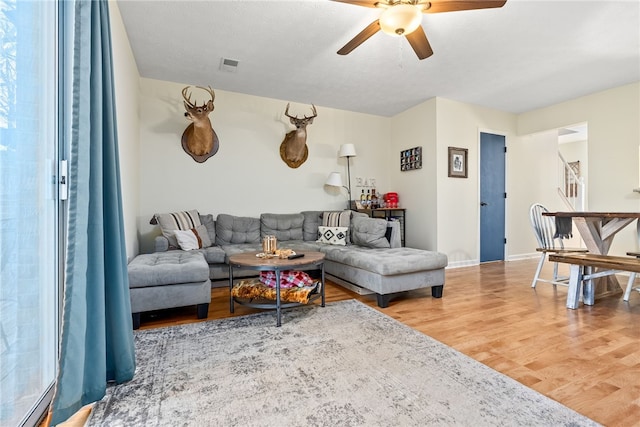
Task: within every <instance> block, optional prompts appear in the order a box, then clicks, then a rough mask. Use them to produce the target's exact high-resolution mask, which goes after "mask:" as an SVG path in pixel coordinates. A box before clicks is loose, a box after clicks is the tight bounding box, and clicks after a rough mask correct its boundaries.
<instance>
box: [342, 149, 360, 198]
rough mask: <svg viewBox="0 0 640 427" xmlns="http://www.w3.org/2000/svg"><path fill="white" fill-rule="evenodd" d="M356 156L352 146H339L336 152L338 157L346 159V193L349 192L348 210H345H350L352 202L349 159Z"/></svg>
mask: <svg viewBox="0 0 640 427" xmlns="http://www.w3.org/2000/svg"><path fill="white" fill-rule="evenodd" d="M355 156H356V147H355V146H354V145H353V144H342V145H341V146H340V151H339V152H338V157H346V158H347V185H348V186H349V187H348V188H347V191H348V192H349V202H348V208H347V209H351V201H352V200H353V199H352V198H351V165H350V162H351V160H350V159H351V157H355Z"/></svg>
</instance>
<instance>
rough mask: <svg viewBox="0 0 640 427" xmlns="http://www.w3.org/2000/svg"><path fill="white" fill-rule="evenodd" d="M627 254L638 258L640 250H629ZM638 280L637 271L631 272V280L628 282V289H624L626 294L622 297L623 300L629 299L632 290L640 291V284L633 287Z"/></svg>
mask: <svg viewBox="0 0 640 427" xmlns="http://www.w3.org/2000/svg"><path fill="white" fill-rule="evenodd" d="M627 255H629V256H634V257H636V258H640V252H627ZM635 281H636V273H630V274H629V281H628V282H627V289H626V290H625V291H624V296H623V297H622V300H623V301H629V297H630V296H631V291H638V292H640V286H637V287H635V288H634V287H633V285H634V283H635Z"/></svg>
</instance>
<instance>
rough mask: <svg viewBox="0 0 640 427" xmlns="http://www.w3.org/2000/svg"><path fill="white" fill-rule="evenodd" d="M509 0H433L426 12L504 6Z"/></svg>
mask: <svg viewBox="0 0 640 427" xmlns="http://www.w3.org/2000/svg"><path fill="white" fill-rule="evenodd" d="M506 2H507V0H478V1H473V0H466V1H464V0H433V1H431V7H429V8H428V9H426V10H424V12H425V13H440V12H455V11H458V10H473V9H491V8H495V7H502V6H504V4H505V3H506Z"/></svg>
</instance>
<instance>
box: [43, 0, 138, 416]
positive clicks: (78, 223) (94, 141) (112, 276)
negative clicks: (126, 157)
mask: <svg viewBox="0 0 640 427" xmlns="http://www.w3.org/2000/svg"><path fill="white" fill-rule="evenodd" d="M74 4H75V13H74V15H75V16H74V20H75V22H74V35H73V51H74V54H73V55H74V57H73V84H72V86H73V87H72V92H73V95H72V98H73V99H72V102H73V109H72V125H71V127H72V129H71V142H70V155H69V202H68V203H69V204H68V224H67V227H68V230H67V242H66V243H67V246H66V265H65V283H64V305H63V313H62V332H61V343H60V354H59V372H58V379H57V382H56V391H55V395H54V398H53V403H52V419H51V424H52V425H56V424H58V423H60V422H62V421H64V420H66V419H67V418H69V416H71V415H72V414H73V413H75V412H76V411H77V410H78V409H80V408H81V407H82V406H83V405H85V404H87V403H90V402H94V401H97V400H100V399H101V398H102V397H103V396H104V394H105V391H106V385H107V382H108V381H115V382H117V383H121V382H124V381H128V380H130V379H131V378H133V374H134V371H135V352H134V345H133V330H132V321H131V302H130V300H129V281H128V276H127V257H126V250H125V244H124V226H123V219H122V197H121V192H120V170H119V163H118V139H117V133H116V129H117V127H116V115H115V104H114V86H113V70H112V63H111V60H112V59H111V58H112V56H111V35H110V27H109V10H108V2H107V1H106V0H98V1H91V0H76V1H75V2H74Z"/></svg>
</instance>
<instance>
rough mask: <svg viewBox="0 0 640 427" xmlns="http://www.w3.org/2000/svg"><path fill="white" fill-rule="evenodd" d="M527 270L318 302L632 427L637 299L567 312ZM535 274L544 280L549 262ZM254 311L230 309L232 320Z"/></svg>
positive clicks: (500, 266) (637, 421) (488, 271)
mask: <svg viewBox="0 0 640 427" xmlns="http://www.w3.org/2000/svg"><path fill="white" fill-rule="evenodd" d="M535 267H536V261H535V260H526V261H512V262H506V263H501V262H496V263H487V264H483V265H481V266H473V267H465V268H456V269H450V270H447V271H446V283H445V287H444V296H443V298H441V299H434V298H432V297H431V292H430V291H429V290H419V291H413V292H410V293H408V294H407V295H406V296H402V297H399V298H397V299H394V300H392V301H391V303H390V305H389V307H388V308H385V309H380V308H378V307H377V305H376V301H375V297H374V296H373V295H367V296H361V295H357V294H355V293H353V292H351V291H348V290H346V289H344V288H342V287H340V286H338V285H335V284H332V283H328V284H327V292H326V295H327V301H328V302H331V301H339V300H344V299H348V298H356V299H358V300H360V301H362V302H363V303H365V304H367V305H369V306H371V307H374V308H376V309H378V310H380V311H381V312H383V313H385V314H387V315H389V316H391V317H394V318H396V319H397V320H399V321H400V322H402V323H404V324H406V325H408V326H410V327H412V328H415V329H417V330H419V331H422V332H424V333H425V334H427V335H429V336H431V337H433V338H435V339H437V340H439V341H441V342H443V343H445V344H447V345H449V346H451V347H453V348H455V349H457V350H459V351H460V352H462V353H464V354H466V355H468V356H470V357H472V358H474V359H476V360H478V361H480V362H482V363H484V364H486V365H488V366H490V367H492V368H493V369H495V370H497V371H499V372H502V373H504V374H506V375H508V376H510V377H512V378H514V379H516V380H517V381H519V382H521V383H523V384H525V385H527V386H529V387H531V388H533V389H535V390H537V391H539V392H540V393H542V394H544V395H546V396H548V397H550V398H552V399H555V400H557V401H559V402H561V403H563V404H564V405H566V406H568V407H570V408H572V409H574V410H575V411H577V412H579V413H581V414H584V415H586V416H588V417H589V418H591V419H593V420H595V421H597V422H599V423H601V424H604V425H607V426H640V293H637V292H634V293H633V294H632V295H631V298H630V300H629V302H624V301H622V294H621V293H620V294H619V295H614V296H607V297H602V298H599V299H597V300H596V303H595V305H594V306H591V307H588V306H586V307H585V306H581V307H580V308H579V309H578V310H569V309H567V308H566V307H565V302H566V301H565V300H566V292H567V288H566V287H561V286H559V287H557V289H556V288H554V287H553V286H552V285H550V284H547V283H539V284H538V285H537V287H536V289H535V290H534V289H532V288H531V287H530V285H531V279H532V277H533V274H534V271H535ZM543 274H547V277H549V276H550V274H551V268H550V265H549V264H548V263H547V264H546V267H545V270H544V272H543ZM621 281H622V282H623V283H626V277H622V276H621ZM228 294H229V291H228V288H226V287H223V288H214V289H213V290H212V301H211V305H210V307H209V319H208V320H212V319H219V318H224V317H230V316H232V315H231V314H230V313H229V299H228ZM255 311H258V310H255V309H249V308H247V307H242V306H238V305H236V310H235V314H234V315H235V316H237V315H243V314H248V313H251V312H255ZM196 321H198V320H197V319H196V316H195V308H191V307H189V308H183V309H175V310H165V311H162V312H157V313H152V315H150V316H143V318H142V322H143V323H142V326H141V329H147V328H155V327H162V326H171V325H176V324H184V323H192V322H196ZM80 425H81V424H80Z"/></svg>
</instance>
